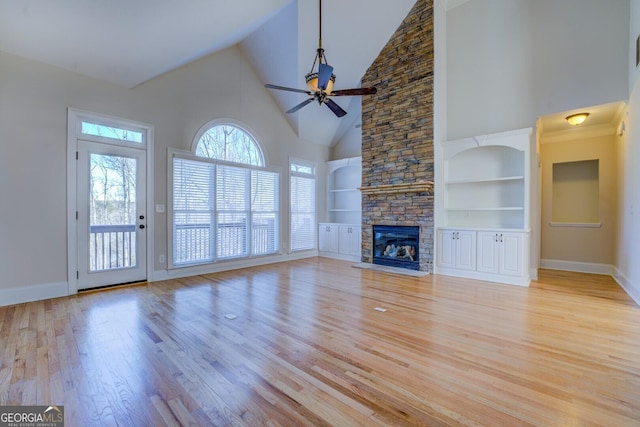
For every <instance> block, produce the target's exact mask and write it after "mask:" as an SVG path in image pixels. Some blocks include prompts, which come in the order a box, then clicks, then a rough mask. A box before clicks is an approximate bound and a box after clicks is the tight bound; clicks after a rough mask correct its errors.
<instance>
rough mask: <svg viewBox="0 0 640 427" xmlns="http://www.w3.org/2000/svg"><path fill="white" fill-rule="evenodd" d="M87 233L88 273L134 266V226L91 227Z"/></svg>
mask: <svg viewBox="0 0 640 427" xmlns="http://www.w3.org/2000/svg"><path fill="white" fill-rule="evenodd" d="M89 231H90V235H89V270H90V271H100V270H110V269H115V268H128V267H135V266H136V225H135V224H124V225H92V226H90V227H89Z"/></svg>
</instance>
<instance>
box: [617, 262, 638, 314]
mask: <svg viewBox="0 0 640 427" xmlns="http://www.w3.org/2000/svg"><path fill="white" fill-rule="evenodd" d="M613 278H614V280H615V281H616V282H618V284H619V285H620V287H622V289H624V291H625V292H626V293H627V294H628V295H629V296H630V297H631V299H633V300H634V301H635V303H636V304H638V305H640V284H634V283H633V282H631V280H629V278H628V277H627V276H625V275H624V273H622V272H621V271H620V270H618V269H617V268H614V271H613Z"/></svg>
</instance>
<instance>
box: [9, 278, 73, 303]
mask: <svg viewBox="0 0 640 427" xmlns="http://www.w3.org/2000/svg"><path fill="white" fill-rule="evenodd" d="M67 295H69V284H68V283H67V282H58V283H42V284H39V285H27V286H21V287H15V288H9V289H0V306H7V305H14V304H22V303H25V302H33V301H39V300H43V299H50V298H58V297H66V296H67Z"/></svg>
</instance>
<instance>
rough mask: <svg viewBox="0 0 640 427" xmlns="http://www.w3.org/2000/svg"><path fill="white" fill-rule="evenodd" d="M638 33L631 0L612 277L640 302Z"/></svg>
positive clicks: (639, 21) (638, 1)
mask: <svg viewBox="0 0 640 427" xmlns="http://www.w3.org/2000/svg"><path fill="white" fill-rule="evenodd" d="M638 35H640V0H631V13H630V31H629V51H628V63H629V68H628V70H629V80H628V81H629V88H630V92H629V109H628V115H627V117H626V118H625V119H624V124H625V128H626V130H625V133H624V135H623V136H622V137H620V138H619V139H618V162H619V164H620V165H621V168H620V175H619V178H618V179H619V181H620V184H619V207H618V215H619V220H618V223H619V230H618V235H617V247H616V272H615V277H616V279H617V280H618V282H619V283H620V284H621V285H622V286H623V287H624V288H625V289H626V290H627V292H628V293H629V294H630V295H631V296H632V297H633V298H634V300H635V301H636V302H637V303H638V304H640V185H639V184H638V183H640V167H639V165H640V83H639V82H640V67H636V62H635V60H636V52H635V41H636V38H637V37H638Z"/></svg>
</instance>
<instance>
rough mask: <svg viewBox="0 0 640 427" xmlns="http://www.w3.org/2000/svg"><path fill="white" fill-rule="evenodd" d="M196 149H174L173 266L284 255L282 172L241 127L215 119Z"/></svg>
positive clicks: (198, 139)
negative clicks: (281, 203)
mask: <svg viewBox="0 0 640 427" xmlns="http://www.w3.org/2000/svg"><path fill="white" fill-rule="evenodd" d="M191 148H192V151H191V152H190V153H185V152H181V151H179V150H170V154H171V156H172V158H173V161H172V167H171V171H170V174H171V176H172V180H173V185H172V186H171V188H170V192H171V193H170V200H171V201H172V203H171V219H170V221H171V224H172V228H173V233H172V234H171V236H170V245H171V246H170V247H171V248H172V249H171V250H172V257H171V258H170V265H169V267H170V268H171V267H182V266H188V265H195V264H203V263H212V262H217V261H221V260H226V259H235V258H249V257H254V256H260V255H270V254H277V253H279V251H280V211H279V208H280V201H279V187H280V174H279V172H278V170H277V169H275V168H269V167H267V166H265V164H266V163H267V162H266V159H265V157H264V155H263V154H262V150H261V149H260V145H259V144H258V142H257V140H256V138H254V137H253V136H252V135H251V133H250V132H249V131H247V130H246V128H245V127H244V126H242V125H236V124H232V123H229V121H228V120H214V121H211V122H209V123H207V124H206V125H204V126H203V127H202V128H201V129H200V131H199V132H198V133H197V134H196V136H195V138H194V139H193V143H192V146H191ZM194 153H195V156H194ZM230 163H234V164H230Z"/></svg>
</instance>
